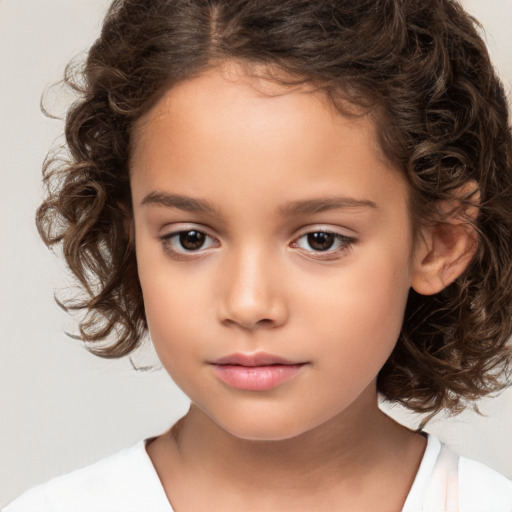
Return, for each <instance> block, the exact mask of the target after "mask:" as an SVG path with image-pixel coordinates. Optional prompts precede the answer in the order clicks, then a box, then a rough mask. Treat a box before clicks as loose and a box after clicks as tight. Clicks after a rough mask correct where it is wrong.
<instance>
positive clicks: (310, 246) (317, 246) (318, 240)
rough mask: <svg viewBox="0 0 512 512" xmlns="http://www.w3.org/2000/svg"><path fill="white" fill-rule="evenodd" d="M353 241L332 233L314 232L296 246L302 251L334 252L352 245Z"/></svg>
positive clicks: (301, 239)
mask: <svg viewBox="0 0 512 512" xmlns="http://www.w3.org/2000/svg"><path fill="white" fill-rule="evenodd" d="M351 242H352V239H351V238H349V237H347V236H344V235H340V234H339V233H332V232H330V231H314V232H311V233H306V234H305V235H302V236H301V237H299V238H298V239H297V240H296V242H295V244H294V245H296V246H297V247H299V248H300V249H304V250H306V251H314V252H327V251H331V252H334V251H336V250H340V249H343V248H345V247H347V246H348V245H350V243H351Z"/></svg>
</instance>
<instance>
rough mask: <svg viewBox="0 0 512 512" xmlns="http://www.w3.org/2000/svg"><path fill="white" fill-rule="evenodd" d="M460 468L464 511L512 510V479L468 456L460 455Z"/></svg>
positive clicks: (460, 496) (462, 507)
mask: <svg viewBox="0 0 512 512" xmlns="http://www.w3.org/2000/svg"><path fill="white" fill-rule="evenodd" d="M458 469H459V503H460V509H461V510H462V511H468V512H479V511H482V510H486V511H489V512H512V480H509V479H508V478H506V477H505V476H503V475H502V474H500V473H498V472H497V471H495V470H494V469H491V468H490V467H488V466H486V465H485V464H482V463H481V462H477V461H475V460H472V459H467V458H466V457H459V464H458Z"/></svg>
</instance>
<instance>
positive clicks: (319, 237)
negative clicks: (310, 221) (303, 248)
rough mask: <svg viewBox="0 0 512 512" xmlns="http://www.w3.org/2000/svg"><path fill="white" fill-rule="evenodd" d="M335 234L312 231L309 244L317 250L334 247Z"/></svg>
mask: <svg viewBox="0 0 512 512" xmlns="http://www.w3.org/2000/svg"><path fill="white" fill-rule="evenodd" d="M334 238H335V235H334V234H333V233H322V232H318V233H310V234H309V235H308V244H309V246H310V247H311V248H313V249H315V250H317V251H326V250H327V249H330V248H331V247H332V244H333V243H334Z"/></svg>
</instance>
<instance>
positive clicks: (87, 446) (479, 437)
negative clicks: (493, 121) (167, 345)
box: [0, 0, 512, 506]
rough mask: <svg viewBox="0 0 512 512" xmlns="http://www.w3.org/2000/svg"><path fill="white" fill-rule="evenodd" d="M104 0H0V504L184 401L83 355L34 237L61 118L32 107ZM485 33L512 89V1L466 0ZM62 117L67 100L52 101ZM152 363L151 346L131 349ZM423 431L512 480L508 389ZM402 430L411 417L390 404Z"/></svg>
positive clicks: (156, 380)
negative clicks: (44, 166)
mask: <svg viewBox="0 0 512 512" xmlns="http://www.w3.org/2000/svg"><path fill="white" fill-rule="evenodd" d="M108 4H109V1H108V0H44V1H42V0H0V240H1V241H0V243H1V249H0V327H1V331H0V332H1V343H0V414H1V416H0V428H1V431H0V434H1V435H0V461H1V464H0V506H2V505H4V504H5V503H7V502H8V501H10V500H11V499H12V498H14V497H15V496H17V495H18V494H19V493H20V492H22V491H23V490H25V489H27V488H28V487H31V486H33V485H35V484H37V483H41V482H43V481H45V480H47V479H49V478H51V477H52V476H55V475H58V474H61V473H64V472H67V471H69V470H71V469H74V468H77V467H79V466H82V465H85V464H87V463H90V462H93V461H94V460H97V459H99V458H101V457H104V456H106V455H108V454H111V453H113V452H115V451H117V450H119V449H121V448H123V447H126V446H129V445H131V444H133V443H135V442H137V441H138V440H140V439H141V438H144V437H148V436H151V435H156V434H159V433H161V432H163V431H164V430H165V429H167V428H168V427H169V426H170V425H171V424H172V423H173V422H174V421H175V420H176V419H177V418H179V417H180V416H181V415H182V414H183V413H184V412H185V411H186V410H187V407H188V401H187V398H186V397H185V396H183V394H182V393H181V392H180V391H179V390H178V389H177V388H176V387H175V386H174V384H173V383H172V382H171V381H170V379H169V377H168V376H167V374H166V373H165V372H164V371H163V370H160V371H156V372H150V373H141V372H135V371H134V370H133V369H132V366H131V364H130V362H129V361H128V360H121V361H108V360H102V359H99V358H96V357H93V356H91V355H90V354H88V353H87V352H86V351H85V350H84V349H83V348H82V347H81V346H80V344H79V342H76V341H73V340H71V339H69V338H68V337H67V336H66V335H65V334H64V330H70V331H73V329H74V323H73V321H72V320H70V319H69V318H68V317H67V316H66V315H65V314H63V313H62V312H61V311H60V310H59V308H58V307H57V306H56V305H55V303H54V301H53V290H54V289H56V288H60V287H63V286H65V285H66V283H68V281H66V270H65V268H64V267H63V265H62V264H61V263H59V261H58V259H57V258H55V257H54V256H53V255H51V254H50V253H49V252H48V251H47V250H46V248H45V247H44V246H43V244H42V242H41V241H40V240H39V238H38V235H37V233H36V229H35V226H34V221H33V217H34V210H35V208H36V207H37V205H38V203H39V201H40V198H41V185H40V168H41V162H42V160H43V159H44V156H45V154H46V152H47V150H48V148H49V147H50V145H51V143H52V142H53V140H54V139H55V138H56V137H57V136H58V135H59V134H60V132H61V130H62V123H61V122H60V121H56V120H50V119H47V118H45V117H44V116H43V115H42V114H41V113H40V110H39V101H40V96H41V93H42V92H43V90H44V89H45V87H46V86H48V85H49V84H51V83H53V82H56V81H57V80H59V79H60V78H61V76H62V70H63V68H64V66H65V65H66V63H67V62H68V61H69V60H70V59H71V58H72V57H74V56H75V55H77V54H79V53H80V52H82V51H84V50H85V49H86V48H87V46H88V45H89V44H90V43H91V42H92V41H93V40H94V38H95V37H96V35H97V34H98V32H99V28H100V23H101V17H102V14H103V13H104V11H105V9H106V7H107V5H108ZM463 4H464V5H465V6H466V8H467V9H468V10H470V12H472V13H474V14H475V15H476V16H477V18H479V19H480V20H481V21H482V23H483V24H484V26H485V27H486V30H487V39H488V44H489V47H490V49H491V52H492V55H493V57H494V59H495V62H496V64H497V66H498V67H499V69H500V73H501V75H502V77H503V79H504V80H505V82H506V84H507V88H508V90H509V93H510V89H511V88H512V87H511V84H512V35H511V33H510V27H511V26H512V0H465V1H464V2H463ZM49 98H53V99H52V100H51V102H50V106H51V107H52V109H53V110H54V111H57V112H60V113H63V111H64V108H65V105H66V102H67V101H69V99H70V98H69V96H66V95H61V96H55V95H53V96H50V97H49ZM135 361H136V363H138V364H139V365H146V364H150V363H151V362H153V361H154V356H153V355H152V354H151V351H150V350H148V351H147V353H140V354H138V355H136V356H135ZM481 409H482V411H483V412H484V413H486V416H484V417H481V416H478V415H476V414H474V413H472V412H468V413H464V414H463V415H461V416H458V417H456V418H452V419H446V418H443V417H439V418H436V419H435V420H434V421H432V423H431V424H430V425H429V428H428V429H427V430H428V431H430V432H432V433H434V434H436V435H438V436H439V437H440V438H441V439H442V440H444V441H445V442H447V443H448V444H450V445H451V446H453V447H454V448H455V449H456V450H457V451H459V452H460V453H462V454H464V455H468V456H471V457H473V458H476V459H478V460H481V461H483V462H486V463H487V464H489V465H491V466H493V467H495V468H496V469H498V470H500V471H502V472H503V473H505V474H507V475H508V476H509V477H512V391H507V392H506V393H504V394H503V395H501V396H500V397H498V398H495V399H490V400H485V401H484V402H482V403H481ZM391 414H392V415H394V416H395V417H397V418H399V419H400V420H401V421H404V422H406V423H407V424H409V425H412V426H414V425H417V423H418V422H419V419H418V418H416V417H414V416H413V415H410V414H407V413H406V412H405V411H402V410H401V409H398V408H393V410H391Z"/></svg>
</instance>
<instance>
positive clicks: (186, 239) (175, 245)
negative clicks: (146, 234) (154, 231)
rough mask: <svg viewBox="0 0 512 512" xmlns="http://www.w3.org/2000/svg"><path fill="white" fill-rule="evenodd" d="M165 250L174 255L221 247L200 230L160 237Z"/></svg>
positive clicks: (177, 232) (178, 232)
mask: <svg viewBox="0 0 512 512" xmlns="http://www.w3.org/2000/svg"><path fill="white" fill-rule="evenodd" d="M160 240H161V241H162V245H163V246H164V249H165V250H167V251H170V252H172V253H179V254H186V253H196V252H199V251H201V250H205V249H211V248H212V247H217V246H218V245H219V243H218V241H217V240H215V239H214V238H213V237H211V236H210V235H208V234H207V233H205V232H204V231H199V230H198V229H187V230H183V231H175V232H174V233H169V234H168V235H163V236H161V237H160Z"/></svg>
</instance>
